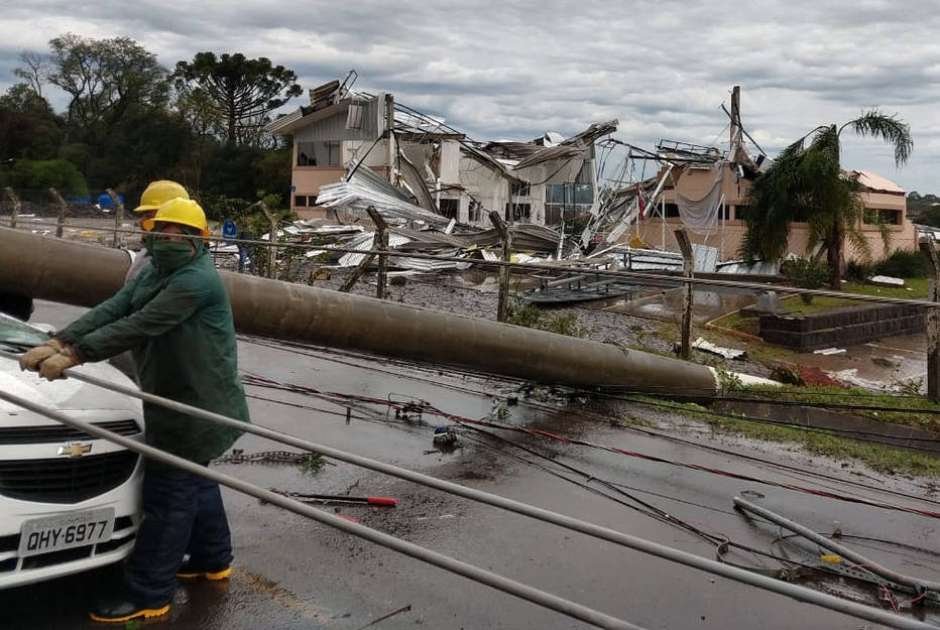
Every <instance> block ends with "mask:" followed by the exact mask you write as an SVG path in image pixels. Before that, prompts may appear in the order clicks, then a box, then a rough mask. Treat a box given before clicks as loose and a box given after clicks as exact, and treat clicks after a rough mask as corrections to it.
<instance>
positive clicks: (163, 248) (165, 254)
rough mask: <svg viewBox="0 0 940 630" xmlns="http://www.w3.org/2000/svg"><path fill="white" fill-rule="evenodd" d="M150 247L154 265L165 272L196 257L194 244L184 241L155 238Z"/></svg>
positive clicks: (174, 269)
mask: <svg viewBox="0 0 940 630" xmlns="http://www.w3.org/2000/svg"><path fill="white" fill-rule="evenodd" d="M148 249H149V250H150V255H151V256H152V257H153V263H154V265H155V266H156V268H157V269H159V270H160V271H161V272H163V273H172V272H174V271H176V270H177V269H179V268H180V267H182V266H183V265H185V264H186V263H188V262H190V261H191V260H192V259H193V258H194V257H195V253H194V252H193V247H192V245H190V244H189V243H188V242H183V241H168V240H166V239H162V238H153V240H152V242H151V244H150V246H149V247H148Z"/></svg>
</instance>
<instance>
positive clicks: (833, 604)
mask: <svg viewBox="0 0 940 630" xmlns="http://www.w3.org/2000/svg"><path fill="white" fill-rule="evenodd" d="M0 357H4V358H7V359H11V360H18V357H17V355H15V354H12V353H9V352H5V351H0ZM65 375H66V376H69V377H71V378H75V379H76V380H80V381H84V382H87V383H89V384H92V385H96V386H98V387H102V388H104V389H108V390H111V391H114V392H117V393H120V394H125V395H128V396H131V397H133V398H138V399H141V400H144V401H146V402H148V403H150V404H156V405H160V406H162V407H164V408H167V409H171V410H173V411H176V412H178V413H184V414H186V415H189V416H192V417H196V418H201V419H204V420H209V421H211V422H215V423H217V424H221V425H223V426H227V427H230V428H234V429H238V430H241V431H244V432H246V433H253V434H255V435H258V436H260V437H265V438H268V439H272V440H275V441H278V442H281V443H284V444H288V445H291V446H295V447H297V448H301V449H303V450H306V451H310V452H315V453H320V454H321V455H324V456H326V457H331V458H333V459H337V460H340V461H344V462H347V463H349V464H353V465H355V466H360V467H363V468H367V469H369V470H373V471H375V472H380V473H384V474H388V475H391V476H393V477H397V478H399V479H404V480H406V481H412V482H414V483H418V484H420V485H424V486H427V487H431V488H435V489H438V490H443V491H445V492H449V493H451V494H455V495H457V496H462V497H464V498H467V499H471V500H475V501H478V502H481V503H485V504H488V505H491V506H494V507H499V508H502V509H505V510H508V511H510V512H514V513H516V514H521V515H524V516H529V517H531V518H534V519H536V520H540V521H543V522H546V523H551V524H554V525H557V526H559V527H562V528H565V529H569V530H571V531H576V532H579V533H582V534H585V535H588V536H592V537H595V538H598V539H601V540H605V541H607V542H611V543H614V544H616V545H619V546H622V547H626V548H629V549H633V550H635V551H640V552H642V553H646V554H649V555H653V556H656V557H659V558H662V559H665V560H669V561H672V562H676V563H678V564H682V565H685V566H689V567H693V568H696V569H699V570H702V571H705V572H708V573H713V574H717V575H721V576H723V577H726V578H729V579H731V580H735V581H737V582H741V583H743V584H748V585H751V586H756V587H758V588H762V589H765V590H769V591H773V592H776V593H779V594H783V595H786V596H788V597H792V598H795V599H797V600H800V601H804V602H808V603H813V604H816V605H819V606H822V607H825V608H828V609H830V610H835V611H838V612H842V613H844V614H848V615H851V616H854V617H859V618H861V619H867V620H869V621H874V622H877V623H883V624H886V625H889V626H894V627H898V628H911V629H915V630H936V628H935V627H933V626H931V625H929V624H926V623H923V622H920V621H917V620H914V619H909V618H905V617H901V616H898V615H894V614H891V613H888V612H886V611H883V610H879V609H875V608H871V607H868V606H864V605H861V604H858V603H857V602H851V601H846V600H844V599H840V598H838V597H835V596H833V595H829V594H826V593H821V592H818V591H814V590H812V589H809V588H806V587H802V586H798V585H795V584H790V583H787V582H782V581H780V580H777V579H774V578H771V577H768V576H766V575H761V574H758V573H754V572H752V571H749V570H746V569H742V568H739V567H735V566H732V565H728V564H723V563H721V562H717V561H715V560H710V559H707V558H702V557H700V556H697V555H695V554H690V553H688V552H685V551H682V550H680V549H675V548H673V547H668V546H665V545H661V544H659V543H655V542H652V541H649V540H645V539H643V538H639V537H637V536H632V535H630V534H625V533H622V532H618V531H616V530H613V529H610V528H607V527H602V526H600V525H596V524H594V523H589V522H587V521H582V520H580V519H576V518H572V517H570V516H565V515H563V514H559V513H557V512H552V511H550V510H545V509H543V508H538V507H535V506H532V505H529V504H526V503H522V502H519V501H514V500H512V499H508V498H506V497H502V496H499V495H495V494H491V493H488V492H484V491H481V490H476V489H474V488H468V487H466V486H461V485H459V484H455V483H452V482H448V481H444V480H441V479H437V478H435V477H431V476H428V475H424V474H421V473H417V472H414V471H411V470H407V469H404V468H400V467H398V466H393V465H391V464H385V463H382V462H379V461H376V460H372V459H369V458H366V457H362V456H359V455H354V454H352V453H348V452H344V451H341V450H338V449H334V448H331V447H328V446H324V445H322V444H316V443H314V442H310V441H308V440H303V439H301V438H298V437H295V436H292V435H289V434H286V433H282V432H280V431H275V430H273V429H269V428H267V427H263V426H260V425H257V424H248V423H245V422H242V421H239V420H235V419H233V418H229V417H227V416H223V415H221V414H217V413H213V412H210V411H206V410H204V409H200V408H198V407H193V406H191V405H187V404H184V403H180V402H177V401H173V400H169V399H166V398H162V397H160V396H155V395H153V394H148V393H145V392H141V391H139V390H136V389H134V388H130V387H125V386H123V385H118V384H116V383H111V382H109V381H106V380H104V379H100V378H97V377H95V376H91V375H88V374H85V373H83V372H81V371H79V370H77V369H75V368H70V369H68V370H65ZM0 398H3V399H4V400H8V401H10V402H13V403H14V404H18V405H20V406H23V407H25V408H27V409H32V410H34V411H36V412H37V413H46V412H48V414H50V415H49V417H52V418H54V419H56V420H59V421H60V422H63V423H64V424H68V425H69V426H73V427H76V428H79V429H81V430H84V431H86V432H87V433H89V434H91V435H95V436H98V437H101V438H103V439H108V440H111V441H114V442H116V443H118V444H121V445H122V446H126V448H128V449H129V450H134V451H135V452H138V453H143V452H147V453H149V454H150V455H151V456H153V457H158V458H159V457H173V456H169V455H166V454H164V453H162V452H161V451H159V450H158V449H155V448H153V447H149V446H146V445H143V444H140V443H139V442H136V441H134V440H131V439H129V438H125V437H124V436H120V435H117V434H113V433H111V432H109V431H107V430H104V429H101V428H100V427H97V426H95V425H93V424H91V423H87V422H84V421H80V420H76V419H74V418H70V417H69V416H67V415H65V414H64V413H61V412H57V411H54V410H46V409H45V408H43V407H42V406H41V405H37V404H35V403H32V402H31V401H26V400H23V399H21V398H18V397H16V396H13V395H12V394H9V393H7V392H4V391H0ZM566 441H569V440H566ZM621 452H626V451H622V450H621ZM637 455H639V454H637ZM645 457H646V458H652V456H645ZM173 459H174V460H179V462H181V463H182V466H181V467H185V466H186V465H189V466H192V467H194V468H196V469H199V470H200V471H203V473H202V474H203V475H204V476H207V477H208V478H210V479H213V480H215V481H218V482H219V483H224V484H225V485H230V487H236V488H238V487H242V488H246V489H247V490H246V491H248V490H251V489H252V488H251V485H250V484H247V483H245V482H242V481H239V480H237V479H235V478H234V477H229V476H227V475H223V474H221V473H217V472H215V471H212V470H209V469H205V468H204V467H201V466H198V465H196V464H193V463H192V462H188V461H187V460H184V459H182V458H176V457H173ZM687 466H689V467H692V465H691V464H689V465H687ZM700 468H703V469H704V467H700ZM194 472H195V471H194ZM736 476H737V477H738V478H745V477H744V476H740V475H736ZM231 484H239V485H237V486H234V485H231ZM778 485H781V486H783V487H786V485H785V484H778ZM257 490H258V491H259V492H264V493H269V494H270V497H271V498H270V499H265V500H267V501H268V502H269V503H274V504H275V505H281V506H283V507H285V508H286V509H291V508H297V506H294V505H293V504H292V503H290V501H291V500H290V499H288V498H287V497H283V496H281V495H278V494H276V493H273V492H270V491H264V490H260V489H257ZM812 494H818V495H819V496H829V497H830V498H837V497H836V496H835V495H833V494H832V493H823V492H812ZM855 502H859V503H862V502H864V501H860V500H856V501H855ZM300 505H301V506H303V504H300ZM874 505H876V506H877V507H882V505H881V504H874ZM303 507H304V508H308V509H310V510H312V512H314V514H313V515H311V518H315V519H317V520H320V522H323V523H325V524H328V525H332V526H334V527H337V528H338V529H342V530H344V531H347V532H349V533H355V532H359V533H361V534H362V535H363V537H366V536H367V535H368V536H371V538H369V539H370V540H373V541H381V542H380V543H379V544H383V543H388V545H386V546H391V545H397V546H399V547H400V548H401V549H402V552H403V553H405V551H404V549H405V548H407V549H408V551H409V552H414V553H422V554H425V555H424V556H423V557H422V558H421V559H426V560H427V561H428V562H431V561H432V559H433V560H442V559H443V561H452V562H457V561H455V560H453V559H450V558H447V557H446V556H440V554H436V553H435V552H431V551H429V550H426V549H423V548H421V547H418V546H417V545H413V544H412V543H406V542H405V541H400V540H398V539H395V538H394V537H392V536H389V535H387V534H382V533H380V532H376V531H374V530H372V529H370V528H367V527H364V526H360V525H355V524H353V523H349V522H347V521H345V520H343V519H340V518H338V517H335V516H333V515H328V517H327V515H325V513H323V512H321V511H319V510H315V509H313V508H310V506H303ZM298 509H299V508H298ZM896 509H900V510H901V511H913V512H914V513H919V512H917V511H914V510H913V509H910V508H908V509H902V508H896ZM936 517H937V518H940V513H938V514H936ZM360 528H361V529H360ZM426 554H434V557H432V556H429V555H426ZM409 555H411V554H410V553H409ZM438 556H439V557H438ZM415 557H417V556H415ZM459 564H461V565H463V563H459ZM462 568H463V569H465V570H466V571H468V573H472V575H473V576H474V578H473V579H478V581H483V580H484V579H487V580H490V582H484V583H491V582H492V583H493V585H495V582H493V577H494V576H492V575H486V576H484V575H482V574H481V573H480V570H479V569H476V568H475V567H472V566H470V565H463V567H462ZM474 569H476V570H475V571H474ZM468 577H469V575H468ZM495 577H496V578H499V579H501V580H502V579H505V578H501V577H500V576H495ZM502 586H507V588H508V587H509V586H510V585H507V584H503V585H502ZM512 587H513V588H515V589H516V592H515V593H514V594H516V595H517V596H519V597H523V598H524V599H528V600H529V601H534V602H537V603H541V604H542V605H545V606H547V607H550V608H552V609H553V610H558V611H559V612H563V613H565V614H568V615H570V616H575V615H574V613H573V610H574V609H572V608H571V606H578V605H577V604H573V603H571V602H567V601H565V600H559V599H558V598H556V597H555V596H553V595H549V594H546V593H542V592H535V593H533V592H532V591H533V590H534V589H531V587H527V586H525V585H521V584H518V583H514V585H513V586H512ZM536 598H537V599H536ZM546 598H550V599H546ZM578 614H581V615H584V616H585V617H588V616H590V617H591V618H592V619H596V617H594V615H595V614H596V615H601V614H602V613H597V612H596V611H593V610H591V609H584V608H583V607H580V610H579V611H578ZM579 618H580V617H579ZM608 619H610V622H608V623H607V624H606V625H605V624H599V623H596V622H595V621H591V622H590V623H595V625H600V626H601V627H613V628H620V627H630V628H633V627H635V626H632V625H630V624H628V623H627V622H624V621H621V620H617V619H613V618H609V617H608ZM612 624H619V625H612Z"/></svg>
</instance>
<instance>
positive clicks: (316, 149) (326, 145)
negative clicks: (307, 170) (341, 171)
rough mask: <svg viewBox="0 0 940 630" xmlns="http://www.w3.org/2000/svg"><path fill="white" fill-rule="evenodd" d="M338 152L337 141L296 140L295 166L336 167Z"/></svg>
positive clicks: (338, 160) (338, 163) (338, 162)
mask: <svg viewBox="0 0 940 630" xmlns="http://www.w3.org/2000/svg"><path fill="white" fill-rule="evenodd" d="M339 153H340V143H339V142H298V143H297V166H323V167H337V166H339V165H340V159H339V157H340V156H339Z"/></svg>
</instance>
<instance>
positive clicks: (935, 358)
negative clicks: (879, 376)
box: [920, 235, 940, 402]
mask: <svg viewBox="0 0 940 630" xmlns="http://www.w3.org/2000/svg"><path fill="white" fill-rule="evenodd" d="M920 250H921V251H922V252H923V253H924V255H925V256H927V259H928V260H929V261H930V264H931V266H932V267H933V276H931V277H930V282H929V283H928V287H929V288H928V291H927V296H928V299H929V300H931V301H932V302H940V256H938V254H937V247H936V245H935V244H934V240H933V235H928V236H927V237H926V238H924V240H922V241H921V242H920ZM927 398H929V399H930V400H931V402H940V307H928V309H927Z"/></svg>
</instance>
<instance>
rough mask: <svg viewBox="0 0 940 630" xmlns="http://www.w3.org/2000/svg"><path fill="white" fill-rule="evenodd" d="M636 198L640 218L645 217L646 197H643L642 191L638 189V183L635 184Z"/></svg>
mask: <svg viewBox="0 0 940 630" xmlns="http://www.w3.org/2000/svg"><path fill="white" fill-rule="evenodd" d="M636 199H637V205H638V206H639V208H640V218H641V219H645V218H646V199H644V198H643V191H641V190H640V185H639V184H637V185H636Z"/></svg>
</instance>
